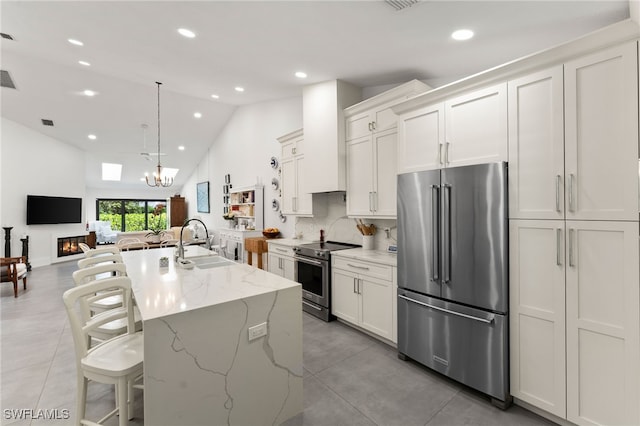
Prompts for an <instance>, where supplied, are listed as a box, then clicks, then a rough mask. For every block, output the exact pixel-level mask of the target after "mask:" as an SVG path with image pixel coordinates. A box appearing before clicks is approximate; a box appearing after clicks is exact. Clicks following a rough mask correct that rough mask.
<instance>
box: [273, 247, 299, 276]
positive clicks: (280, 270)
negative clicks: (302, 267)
mask: <svg viewBox="0 0 640 426" xmlns="http://www.w3.org/2000/svg"><path fill="white" fill-rule="evenodd" d="M267 244H268V245H269V254H268V256H267V257H268V264H267V265H268V270H269V272H271V273H273V274H276V275H279V276H281V277H284V278H287V279H289V280H292V281H295V271H294V265H295V264H294V260H293V249H292V247H289V246H287V245H279V244H276V243H274V242H271V241H269V242H267Z"/></svg>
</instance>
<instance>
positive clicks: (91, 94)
mask: <svg viewBox="0 0 640 426" xmlns="http://www.w3.org/2000/svg"><path fill="white" fill-rule="evenodd" d="M82 93H84V94H85V95H86V96H95V95H96V92H94V91H93V90H85V91H84V92H82Z"/></svg>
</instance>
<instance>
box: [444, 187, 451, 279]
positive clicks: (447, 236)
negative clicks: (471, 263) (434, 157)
mask: <svg viewBox="0 0 640 426" xmlns="http://www.w3.org/2000/svg"><path fill="white" fill-rule="evenodd" d="M442 197H443V200H442V207H443V208H442V225H443V226H442V229H443V234H444V235H442V275H443V282H444V283H448V282H449V281H451V253H450V252H451V185H449V184H444V185H442Z"/></svg>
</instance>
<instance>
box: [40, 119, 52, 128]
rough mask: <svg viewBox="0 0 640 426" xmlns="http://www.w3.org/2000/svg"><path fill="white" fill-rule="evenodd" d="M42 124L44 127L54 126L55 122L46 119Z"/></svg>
mask: <svg viewBox="0 0 640 426" xmlns="http://www.w3.org/2000/svg"><path fill="white" fill-rule="evenodd" d="M42 124H43V125H44V126H53V120H48V119H46V118H43V119H42Z"/></svg>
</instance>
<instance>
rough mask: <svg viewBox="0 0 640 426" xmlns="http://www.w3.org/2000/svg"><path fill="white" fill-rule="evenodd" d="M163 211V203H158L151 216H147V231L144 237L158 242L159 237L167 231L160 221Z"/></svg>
mask: <svg viewBox="0 0 640 426" xmlns="http://www.w3.org/2000/svg"><path fill="white" fill-rule="evenodd" d="M163 212H164V205H163V204H158V205H157V206H156V207H155V209H154V210H153V213H152V214H151V217H150V218H149V232H148V233H147V234H146V235H145V237H147V238H149V241H151V242H152V243H159V242H160V239H161V238H162V236H163V235H165V234H166V233H168V231H167V230H166V229H165V228H164V224H163V223H162V213H163Z"/></svg>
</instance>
